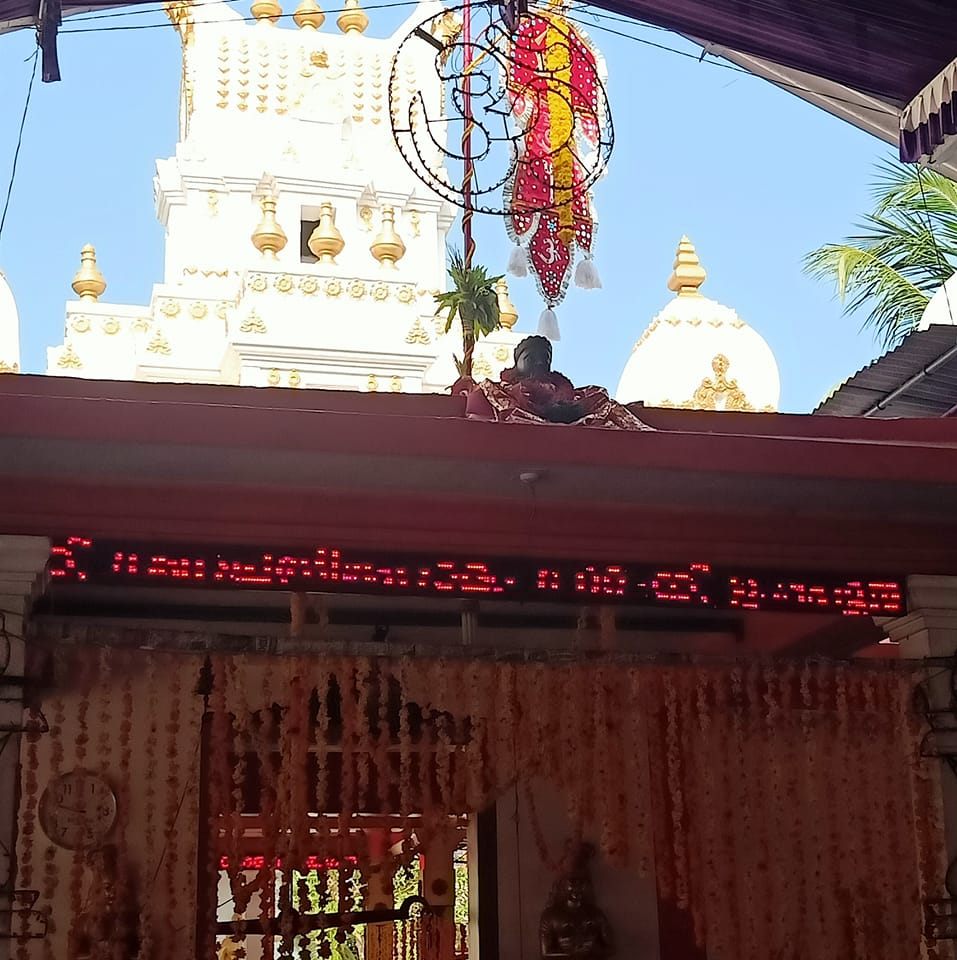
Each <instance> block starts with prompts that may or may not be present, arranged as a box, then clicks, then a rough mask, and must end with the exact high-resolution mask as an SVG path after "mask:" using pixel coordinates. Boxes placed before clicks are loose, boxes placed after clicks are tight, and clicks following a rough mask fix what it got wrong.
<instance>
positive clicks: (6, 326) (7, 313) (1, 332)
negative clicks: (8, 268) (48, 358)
mask: <svg viewBox="0 0 957 960" xmlns="http://www.w3.org/2000/svg"><path fill="white" fill-rule="evenodd" d="M19 372H20V320H19V318H18V316H17V303H16V301H15V300H14V299H13V291H12V290H11V289H10V284H8V283H7V278H6V277H5V276H4V275H3V271H2V270H0V373H19Z"/></svg>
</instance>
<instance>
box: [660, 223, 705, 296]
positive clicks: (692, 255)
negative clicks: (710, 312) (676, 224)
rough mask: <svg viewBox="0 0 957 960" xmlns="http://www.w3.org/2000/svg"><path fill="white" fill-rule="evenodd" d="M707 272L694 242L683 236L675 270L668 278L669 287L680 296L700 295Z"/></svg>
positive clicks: (679, 245)
mask: <svg viewBox="0 0 957 960" xmlns="http://www.w3.org/2000/svg"><path fill="white" fill-rule="evenodd" d="M707 276H708V275H707V273H705V271H704V267H702V266H701V261H700V260H699V259H698V254H697V252H696V251H695V248H694V244H693V243H692V242H691V241H690V240H689V239H688V238H687V237H682V238H681V242H680V243H679V244H678V253H677V255H676V256H675V264H674V271H673V272H672V274H671V277H670V278H669V280H668V289H669V290H673V291H674V292H675V293H676V294H678V296H679V297H699V296H701V294H700V293H699V292H698V287H700V286H701V284H702V283H704V281H705V278H706V277H707Z"/></svg>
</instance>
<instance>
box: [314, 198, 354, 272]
mask: <svg viewBox="0 0 957 960" xmlns="http://www.w3.org/2000/svg"><path fill="white" fill-rule="evenodd" d="M345 245H346V244H345V241H344V240H343V239H342V234H341V233H340V232H339V229H338V228H337V227H336V210H335V207H333V205H332V204H331V203H323V204H322V205H321V206H320V207H319V222H318V223H317V224H316V226H315V228H314V229H313V231H312V233H311V234H309V241H308V243H307V246H308V247H309V249H310V250H311V251H312V253H313V255H314V256H316V257H318V259H319V262H320V263H335V262H336V257H338V256H339V254H340V253H342V250H343V247H345Z"/></svg>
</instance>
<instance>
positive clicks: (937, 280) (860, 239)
mask: <svg viewBox="0 0 957 960" xmlns="http://www.w3.org/2000/svg"><path fill="white" fill-rule="evenodd" d="M873 194H874V211H873V213H869V214H867V215H866V216H865V217H864V222H863V224H862V225H861V229H862V231H863V232H862V233H860V234H858V235H856V236H852V237H848V238H847V239H846V240H845V241H844V242H843V243H829V244H825V245H824V246H823V247H819V248H818V249H817V250H812V251H811V253H809V254H808V255H807V256H806V257H805V259H804V269H805V272H806V273H808V274H810V275H811V276H813V277H818V278H820V279H822V280H828V281H831V282H833V283H834V287H835V292H836V293H837V296H838V298H839V299H840V300H841V301H842V302H843V304H844V312H845V313H855V312H856V311H858V310H866V311H867V314H866V316H865V319H864V322H863V324H862V327H870V328H871V329H872V330H873V331H874V334H875V335H876V337H877V338H878V339H879V340H880V341H881V342H882V343H883V345H884V346H885V347H890V346H893V345H894V344H897V343H899V342H900V341H901V340H902V339H903V338H904V337H905V336H906V335H907V334H908V333H910V332H911V330H914V329H916V327H917V325H918V324H919V323H920V319H921V315H922V314H923V312H924V308H925V307H926V306H927V302H928V300H929V299H930V298H931V296H933V294H934V292H935V291H936V290H937V289H938V288H939V287H940V285H941V284H942V283H943V282H944V281H945V280H947V279H948V278H949V277H950V276H951V275H952V274H953V273H954V271H955V269H957V183H954V181H953V180H948V179H947V177H944V176H941V175H940V174H939V173H935V172H934V171H932V170H922V171H920V173H918V168H917V167H905V166H903V165H901V164H899V163H895V162H893V161H890V160H887V161H884V162H883V163H881V164H879V165H878V167H877V175H876V177H875V180H874V191H873Z"/></svg>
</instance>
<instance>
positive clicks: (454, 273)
mask: <svg viewBox="0 0 957 960" xmlns="http://www.w3.org/2000/svg"><path fill="white" fill-rule="evenodd" d="M449 261H450V263H449V279H450V280H451V281H452V289H451V290H449V291H448V292H447V293H437V294H435V303H436V310H435V315H436V316H438V315H439V314H440V313H443V312H444V313H445V332H446V333H448V332H449V330H451V329H452V324H453V323H454V321H455V318H456V316H458V317H459V319H460V320H461V323H462V351H463V354H462V359H461V360H459V358H458V357H454V360H455V366H456V368H457V369H458V372H459V376H462V377H471V376H472V353H473V352H474V350H475V344H476V342H477V341H478V340H479V338H480V337H485V336H488V334H490V333H491V332H492V331H493V330H497V329H498V327H499V325H500V324H501V318H500V316H499V310H498V292H497V291H496V289H495V285H496V284H497V283H498V282H499V280H501V279H502V277H501V276H497V277H490V276H489V275H488V271H487V270H486V269H485V267H482V266H466V264H465V259H464V257H463V256H462V254H461V253H460V252H459V251H458V250H452V251H451V253H450V254H449Z"/></svg>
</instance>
